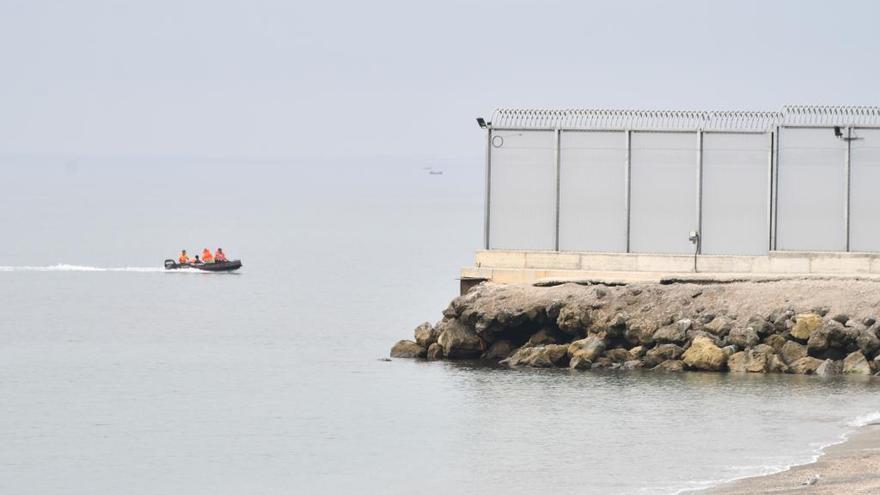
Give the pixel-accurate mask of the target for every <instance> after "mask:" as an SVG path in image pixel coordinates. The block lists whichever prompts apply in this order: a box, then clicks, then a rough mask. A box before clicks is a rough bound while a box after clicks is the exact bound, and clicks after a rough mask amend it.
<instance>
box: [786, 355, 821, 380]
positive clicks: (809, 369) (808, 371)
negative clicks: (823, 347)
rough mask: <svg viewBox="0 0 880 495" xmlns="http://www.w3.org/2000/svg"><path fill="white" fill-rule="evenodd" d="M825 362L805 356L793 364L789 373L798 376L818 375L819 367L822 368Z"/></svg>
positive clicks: (789, 368)
mask: <svg viewBox="0 0 880 495" xmlns="http://www.w3.org/2000/svg"><path fill="white" fill-rule="evenodd" d="M823 362H824V361H822V360H821V359H816V358H814V357H810V356H805V357H802V358H800V359H798V360H797V361H795V362H793V363H791V364H790V365H789V367H788V371H789V372H791V373H795V374H798V375H812V374H815V373H816V370H817V369H819V366H822V363H823Z"/></svg>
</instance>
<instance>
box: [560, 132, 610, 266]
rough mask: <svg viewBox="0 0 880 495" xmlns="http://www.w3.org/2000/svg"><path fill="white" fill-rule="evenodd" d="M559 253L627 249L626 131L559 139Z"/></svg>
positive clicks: (569, 134)
mask: <svg viewBox="0 0 880 495" xmlns="http://www.w3.org/2000/svg"><path fill="white" fill-rule="evenodd" d="M559 140H560V172H559V177H560V190H559V249H560V250H563V251H606V252H622V251H626V153H627V148H626V133H625V132H623V131H609V132H602V131H563V132H562V133H561V135H560V138H559Z"/></svg>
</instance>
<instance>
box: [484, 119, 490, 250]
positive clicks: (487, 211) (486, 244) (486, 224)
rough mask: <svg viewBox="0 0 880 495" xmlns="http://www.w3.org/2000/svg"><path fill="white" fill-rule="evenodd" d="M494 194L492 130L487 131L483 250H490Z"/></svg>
mask: <svg viewBox="0 0 880 495" xmlns="http://www.w3.org/2000/svg"><path fill="white" fill-rule="evenodd" d="M491 194H492V129H489V130H487V131H486V204H485V205H484V209H485V211H484V212H483V248H484V249H487V250H488V249H489V216H490V206H491Z"/></svg>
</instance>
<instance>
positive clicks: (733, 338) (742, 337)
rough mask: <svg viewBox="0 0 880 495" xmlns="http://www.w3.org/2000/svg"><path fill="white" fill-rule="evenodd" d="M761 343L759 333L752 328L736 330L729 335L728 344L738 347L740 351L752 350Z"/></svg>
mask: <svg viewBox="0 0 880 495" xmlns="http://www.w3.org/2000/svg"><path fill="white" fill-rule="evenodd" d="M760 341H761V339H760V338H759V337H758V332H756V331H755V329H753V328H752V327H745V328H734V329H732V330H731V331H730V333H729V334H728V335H727V342H728V343H729V344H733V345H735V346H738V347H739V348H740V349H750V348H752V347H755V346H756V345H758V342H760Z"/></svg>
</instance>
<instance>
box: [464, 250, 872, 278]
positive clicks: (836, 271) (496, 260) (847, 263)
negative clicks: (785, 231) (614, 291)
mask: <svg viewBox="0 0 880 495" xmlns="http://www.w3.org/2000/svg"><path fill="white" fill-rule="evenodd" d="M694 273H695V271H694V256H693V255H690V256H686V255H664V254H636V253H576V252H553V251H498V250H490V251H478V252H477V254H476V259H475V264H474V266H473V267H467V268H463V269H462V272H461V275H462V278H465V279H470V278H476V279H489V280H494V281H497V282H502V283H526V282H534V281H537V280H541V279H554V278H556V279H578V278H584V279H591V278H596V277H597V275H601V277H600V278H609V277H610V278H615V277H619V278H621V279H625V278H632V277H638V276H639V275H642V276H647V277H648V278H650V277H652V276H653V277H656V276H657V275H659V274H663V275H665V276H674V275H676V274H682V275H692V274H694ZM696 273H697V274H702V275H712V274H718V275H727V276H730V275H736V274H739V275H748V276H773V275H786V276H799V275H836V276H864V275H878V276H880V253H837V252H793V251H784V252H782V251H773V252H770V253H769V255H766V256H726V255H699V256H697V259H696ZM651 274H653V275H651Z"/></svg>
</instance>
